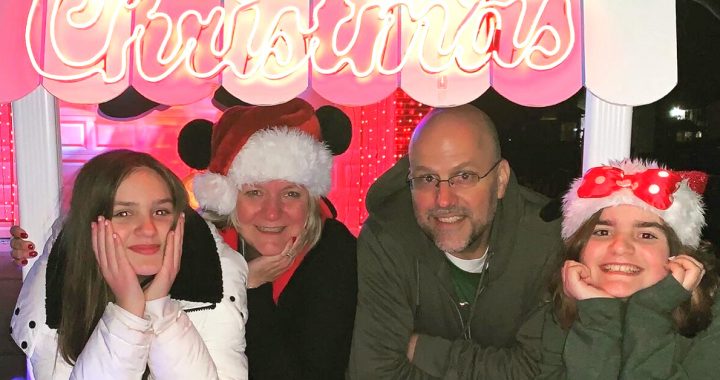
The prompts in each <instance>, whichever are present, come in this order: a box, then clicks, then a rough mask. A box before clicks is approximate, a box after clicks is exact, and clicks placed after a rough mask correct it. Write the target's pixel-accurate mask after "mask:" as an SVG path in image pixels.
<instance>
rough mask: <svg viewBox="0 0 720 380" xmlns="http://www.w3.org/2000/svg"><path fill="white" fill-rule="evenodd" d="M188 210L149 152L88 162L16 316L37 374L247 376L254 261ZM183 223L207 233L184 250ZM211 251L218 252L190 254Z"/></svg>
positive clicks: (17, 332) (18, 337) (18, 335)
mask: <svg viewBox="0 0 720 380" xmlns="http://www.w3.org/2000/svg"><path fill="white" fill-rule="evenodd" d="M186 207H187V195H186V193H185V190H184V188H183V186H182V183H181V182H180V181H179V179H178V178H177V177H176V176H175V175H174V174H173V173H172V172H171V171H170V170H168V169H167V168H166V167H165V166H163V165H162V164H160V163H159V162H158V161H157V160H155V159H154V158H152V157H151V156H149V155H147V154H145V153H138V152H132V151H128V150H119V151H112V152H108V153H104V154H101V155H99V156H97V157H95V158H93V159H92V160H90V161H88V163H87V164H85V166H83V168H82V169H81V170H80V172H79V174H78V177H77V179H76V181H75V185H74V188H73V194H72V200H71V203H70V209H69V214H68V216H67V218H66V219H65V221H64V223H63V225H62V228H61V230H60V232H59V234H58V236H56V237H55V238H54V239H53V240H54V242H55V243H54V244H53V245H52V249H51V252H49V253H46V254H44V255H43V256H42V257H41V258H40V260H39V261H38V262H37V263H36V264H35V266H34V267H33V268H32V270H31V271H30V273H29V274H28V277H27V279H26V281H25V283H24V284H23V289H22V291H21V293H20V296H19V298H18V303H17V306H16V308H15V310H14V316H13V319H12V324H11V329H12V331H11V332H12V336H13V338H14V339H15V341H16V342H17V344H18V345H19V346H20V348H22V349H23V351H24V352H25V353H26V355H27V356H28V357H29V358H30V362H31V364H32V367H33V373H34V375H35V378H37V379H68V378H70V379H101V378H102V379H143V378H153V379H186V378H187V379H190V378H192V379H218V378H220V379H245V378H247V359H246V357H245V354H244V350H245V338H244V325H245V320H246V315H247V307H246V293H245V286H246V278H247V264H246V263H245V261H244V260H243V258H242V256H240V255H238V254H237V253H235V252H234V251H232V250H231V249H230V248H229V247H228V246H227V245H225V244H224V243H223V241H222V239H221V238H220V237H219V236H218V235H217V231H215V229H214V227H212V226H210V225H208V224H206V223H205V222H203V221H202V219H200V218H199V216H198V215H197V214H194V213H193V212H192V211H191V210H189V209H187V208H186ZM183 211H184V212H185V213H183ZM186 222H187V223H188V224H192V225H193V226H194V227H193V229H192V230H193V231H195V230H198V231H199V233H198V234H197V236H194V237H191V236H187V237H186V241H185V244H184V245H183V230H184V229H183V227H184V225H185V223H186ZM194 240H197V241H194ZM208 244H211V246H214V247H216V248H217V253H215V252H208V251H207V250H198V249H193V247H207V246H208ZM49 246H50V244H49V245H48V247H49ZM190 311H192V312H190Z"/></svg>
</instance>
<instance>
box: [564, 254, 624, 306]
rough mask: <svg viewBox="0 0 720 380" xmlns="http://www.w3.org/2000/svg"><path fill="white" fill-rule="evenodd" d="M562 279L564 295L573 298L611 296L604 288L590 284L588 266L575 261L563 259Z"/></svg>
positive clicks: (583, 298) (579, 299)
mask: <svg viewBox="0 0 720 380" xmlns="http://www.w3.org/2000/svg"><path fill="white" fill-rule="evenodd" d="M562 280H563V290H564V291H565V295H567V296H568V297H570V298H573V299H575V300H578V301H581V300H585V299H590V298H613V297H612V296H611V295H610V294H608V293H607V292H605V291H604V290H602V289H600V288H596V287H595V286H593V285H592V279H591V276H590V268H588V267H587V266H585V265H583V264H581V263H579V262H577V261H573V260H567V261H565V264H563V267H562Z"/></svg>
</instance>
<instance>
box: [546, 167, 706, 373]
mask: <svg viewBox="0 0 720 380" xmlns="http://www.w3.org/2000/svg"><path fill="white" fill-rule="evenodd" d="M703 214H704V211H703V204H702V200H701V197H700V195H699V194H697V193H695V192H694V191H693V190H691V189H690V187H689V186H688V183H687V181H686V180H683V179H682V178H681V177H680V175H679V174H678V173H675V172H673V171H671V170H666V169H663V168H660V167H658V166H657V165H656V164H654V163H644V162H641V161H637V160H625V161H621V162H613V163H611V164H610V165H608V166H602V167H596V168H592V169H590V170H589V171H588V172H587V173H586V174H585V175H584V176H583V177H582V178H580V179H578V180H577V181H575V182H574V183H573V185H572V187H571V189H570V190H569V191H568V193H567V194H566V195H565V197H564V202H563V230H562V233H563V238H564V239H565V244H566V251H565V254H564V258H563V259H564V263H563V265H562V268H561V269H560V270H559V271H558V272H557V274H556V277H555V279H554V281H553V285H552V290H553V295H554V302H553V306H554V307H553V308H550V309H548V310H549V311H548V312H547V313H546V318H545V323H544V328H543V333H542V338H541V341H542V345H543V350H542V355H541V360H540V369H541V374H540V376H539V377H538V378H541V379H555V378H568V379H598V380H599V379H670V378H672V379H676V378H677V379H680V378H682V379H711V378H716V377H717V373H718V371H720V361H718V360H717V359H716V355H717V347H718V346H719V345H720V319H718V318H715V317H714V316H716V315H718V313H720V303H718V302H716V300H717V297H718V295H717V288H718V282H719V280H718V273H717V272H716V267H715V256H714V255H713V253H712V252H710V249H711V247H709V246H708V245H706V244H703V243H701V241H700V235H701V229H702V227H703V226H704V224H705V218H704V215H703Z"/></svg>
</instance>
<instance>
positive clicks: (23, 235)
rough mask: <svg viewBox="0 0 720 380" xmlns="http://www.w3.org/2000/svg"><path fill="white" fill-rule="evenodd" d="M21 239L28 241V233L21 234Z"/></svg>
mask: <svg viewBox="0 0 720 380" xmlns="http://www.w3.org/2000/svg"><path fill="white" fill-rule="evenodd" d="M20 237H21V238H23V239H27V238H28V234H27V232H23V233H21V234H20Z"/></svg>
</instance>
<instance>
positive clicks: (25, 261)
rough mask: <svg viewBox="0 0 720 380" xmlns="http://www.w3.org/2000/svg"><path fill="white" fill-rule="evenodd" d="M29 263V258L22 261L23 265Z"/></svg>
mask: <svg viewBox="0 0 720 380" xmlns="http://www.w3.org/2000/svg"><path fill="white" fill-rule="evenodd" d="M27 263H28V261H27V259H22V261H21V262H20V264H21V265H27Z"/></svg>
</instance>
